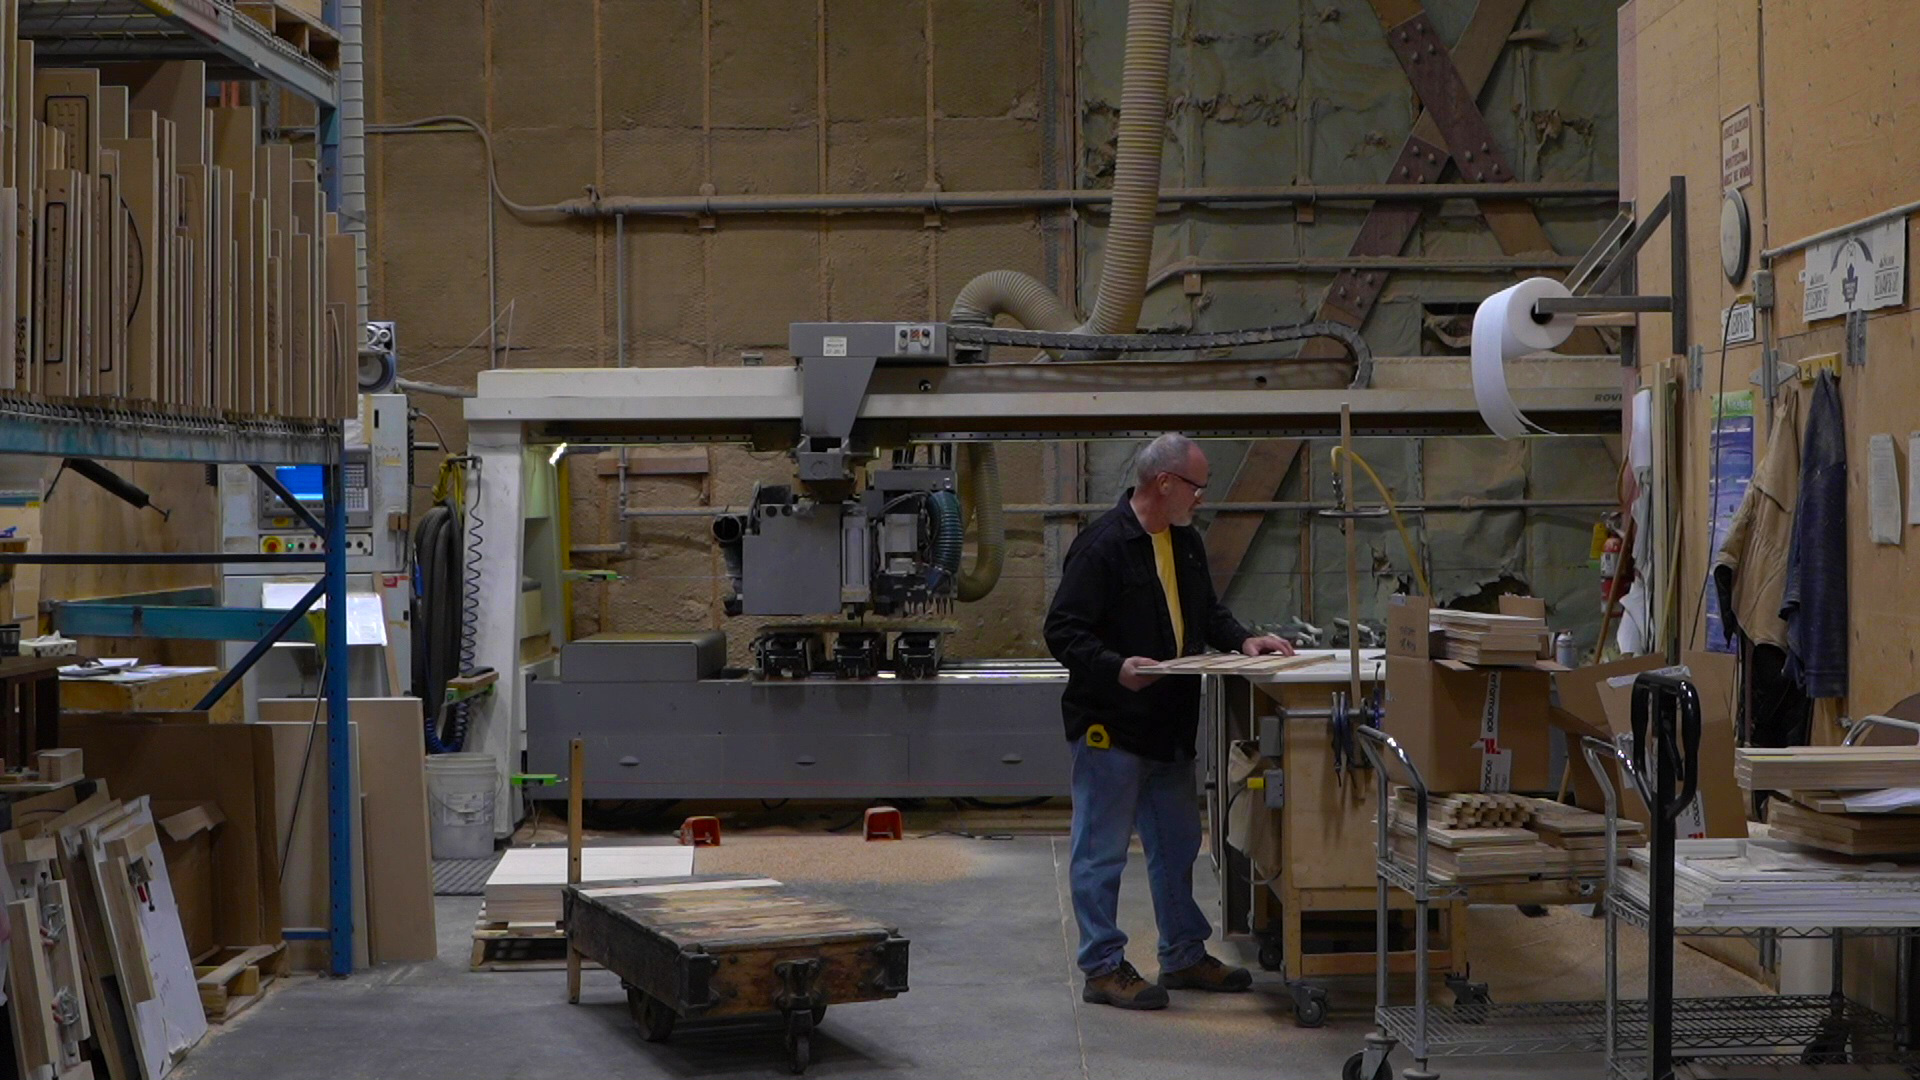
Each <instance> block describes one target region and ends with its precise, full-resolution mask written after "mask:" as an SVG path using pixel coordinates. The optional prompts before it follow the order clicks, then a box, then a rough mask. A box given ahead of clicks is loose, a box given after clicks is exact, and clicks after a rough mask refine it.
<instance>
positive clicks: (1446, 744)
mask: <svg viewBox="0 0 1920 1080" xmlns="http://www.w3.org/2000/svg"><path fill="white" fill-rule="evenodd" d="M1501 611H1502V613H1503V614H1514V615H1529V614H1538V615H1544V614H1545V604H1544V603H1543V602H1542V601H1540V600H1538V599H1535V598H1533V597H1502V598H1501ZM1427 612H1428V604H1427V601H1426V599H1425V598H1424V597H1418V596H1395V597H1392V598H1391V599H1390V600H1389V601H1388V606H1387V704H1386V729H1387V734H1389V735H1392V736H1393V738H1394V741H1396V742H1398V743H1399V744H1400V746H1401V748H1402V749H1404V750H1405V751H1406V752H1407V756H1408V757H1410V758H1411V759H1412V760H1413V763H1414V766H1415V767H1416V768H1418V769H1419V770H1420V775H1421V778H1422V779H1423V780H1425V781H1426V784H1427V789H1428V790H1429V791H1433V792H1440V791H1547V790H1549V789H1550V788H1551V786H1552V778H1551V776H1550V775H1549V772H1550V769H1551V765H1552V761H1551V750H1550V746H1551V743H1550V740H1549V736H1548V734H1547V729H1548V727H1549V719H1548V708H1549V705H1550V702H1551V691H1552V678H1553V674H1552V673H1553V672H1555V671H1558V670H1560V667H1559V665H1557V664H1554V663H1552V662H1551V661H1544V660H1543V661H1540V662H1539V663H1538V664H1536V665H1535V666H1534V667H1531V668H1522V667H1476V666H1474V665H1471V664H1464V663H1461V662H1460V661H1458V660H1448V659H1444V658H1442V659H1435V658H1434V655H1433V648H1432V635H1431V633H1430V631H1429V630H1428V626H1427Z"/></svg>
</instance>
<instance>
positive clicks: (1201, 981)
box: [1160, 956, 1253, 994]
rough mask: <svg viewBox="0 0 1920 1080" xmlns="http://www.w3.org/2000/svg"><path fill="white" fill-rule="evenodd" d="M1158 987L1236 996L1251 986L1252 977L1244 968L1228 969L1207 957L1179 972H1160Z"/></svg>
mask: <svg viewBox="0 0 1920 1080" xmlns="http://www.w3.org/2000/svg"><path fill="white" fill-rule="evenodd" d="M1160 985H1161V986H1164V987H1166V988H1167V989H1169V990H1210V991H1213V992H1214V993H1223V994H1237V993H1239V992H1240V991H1242V990H1245V989H1246V988H1247V987H1249V986H1252V985H1253V976H1252V975H1251V974H1249V973H1248V972H1247V969H1246V968H1240V967H1228V966H1227V965H1225V964H1223V963H1221V962H1220V961H1218V960H1216V959H1214V958H1213V957H1211V956H1207V957H1202V958H1201V960H1200V962H1199V963H1197V964H1192V965H1190V966H1188V967H1183V968H1181V969H1180V970H1179V971H1163V972H1161V973H1160Z"/></svg>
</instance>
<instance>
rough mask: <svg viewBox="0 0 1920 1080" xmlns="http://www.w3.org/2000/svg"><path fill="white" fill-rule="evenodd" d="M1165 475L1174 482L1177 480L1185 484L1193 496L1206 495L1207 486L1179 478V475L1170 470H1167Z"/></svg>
mask: <svg viewBox="0 0 1920 1080" xmlns="http://www.w3.org/2000/svg"><path fill="white" fill-rule="evenodd" d="M1167 475H1168V476H1171V477H1173V478H1174V479H1175V480H1179V481H1182V482H1183V483H1185V484H1186V485H1187V486H1188V487H1190V488H1192V489H1193V493H1194V494H1195V495H1205V494H1206V493H1207V485H1205V484H1202V483H1200V482H1198V481H1195V480H1188V479H1187V478H1186V477H1184V476H1181V475H1180V474H1179V473H1177V472H1174V471H1173V470H1172V469H1168V470H1167Z"/></svg>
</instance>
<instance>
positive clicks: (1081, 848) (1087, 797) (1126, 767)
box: [1068, 739, 1213, 978]
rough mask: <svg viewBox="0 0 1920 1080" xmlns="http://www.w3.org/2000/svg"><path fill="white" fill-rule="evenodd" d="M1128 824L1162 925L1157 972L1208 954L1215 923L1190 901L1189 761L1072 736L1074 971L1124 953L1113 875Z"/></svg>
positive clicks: (1194, 814)
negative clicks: (1159, 758) (1077, 938)
mask: <svg viewBox="0 0 1920 1080" xmlns="http://www.w3.org/2000/svg"><path fill="white" fill-rule="evenodd" d="M1135 828H1138V829H1139V830H1140V845H1141V847H1143V848H1145V849H1146V855H1147V883H1148V887H1149V889H1150V890H1151V892H1152V894H1153V917H1154V921H1155V922H1157V923H1158V924H1159V926H1160V970H1162V971H1177V970H1179V969H1181V968H1184V967H1189V966H1191V965H1193V964H1197V963H1199V962H1200V960H1201V959H1202V958H1203V957H1204V956H1206V953H1207V945H1206V943H1207V939H1208V938H1209V937H1212V936H1213V926H1212V925H1211V924H1209V923H1208V922H1207V917H1206V915H1204V914H1202V913H1201V911H1200V905H1199V904H1196V903H1194V900H1193V861H1194V859H1195V858H1196V857H1197V856H1198V855H1199V854H1200V806H1199V797H1198V792H1197V791H1196V789H1195V786H1194V778H1193V762H1192V761H1191V760H1188V761H1175V762H1160V761H1151V760H1149V759H1147V758H1142V757H1137V756H1135V755H1133V754H1129V753H1127V752H1126V751H1125V750H1121V749H1119V748H1118V747H1110V748H1108V749H1104V750H1102V749H1095V748H1093V747H1089V746H1088V745H1087V744H1086V740H1084V739H1082V740H1078V741H1076V742H1075V743H1074V744H1073V850H1072V862H1071V864H1070V867H1069V872H1068V878H1069V880H1070V882H1071V883H1072V887H1073V915H1074V918H1075V919H1076V920H1077V921H1078V922H1079V923H1080V956H1079V962H1080V970H1081V971H1084V972H1086V973H1087V976H1088V977H1089V978H1092V977H1094V976H1098V975H1104V974H1106V973H1107V972H1109V971H1112V970H1113V969H1114V968H1116V967H1118V966H1119V965H1120V962H1121V961H1122V960H1125V959H1126V948H1127V935H1125V934H1123V933H1121V932H1120V927H1119V925H1118V915H1119V908H1120V874H1121V872H1122V871H1124V870H1125V869H1126V868H1127V845H1128V843H1129V842H1130V841H1131V840H1132V838H1133V831H1134V829H1135Z"/></svg>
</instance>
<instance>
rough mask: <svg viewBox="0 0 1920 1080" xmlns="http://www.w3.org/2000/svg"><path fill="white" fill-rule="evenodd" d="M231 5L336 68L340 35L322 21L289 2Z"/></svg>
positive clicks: (323, 65) (293, 44)
mask: <svg viewBox="0 0 1920 1080" xmlns="http://www.w3.org/2000/svg"><path fill="white" fill-rule="evenodd" d="M234 6H235V7H237V8H239V9H240V13H241V14H242V15H245V16H246V17H248V18H250V19H252V20H253V21H254V22H257V23H259V24H260V25H261V26H264V27H266V28H267V29H268V30H271V31H273V35H274V36H275V37H277V38H279V39H280V40H282V41H284V42H286V43H287V44H289V45H291V46H293V47H294V48H295V49H298V50H300V52H302V53H305V54H306V55H307V56H309V57H312V58H313V60H314V62H315V63H317V64H319V65H320V66H322V67H324V68H326V69H327V70H328V71H338V70H340V36H339V35H338V34H336V33H334V31H333V28H332V27H330V26H328V25H327V24H326V23H323V22H321V21H320V20H319V19H316V18H314V17H313V16H311V15H308V14H307V13H305V12H303V11H300V10H299V9H298V8H296V7H294V6H293V5H291V4H284V3H246V2H242V3H239V4H236V5H234Z"/></svg>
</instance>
